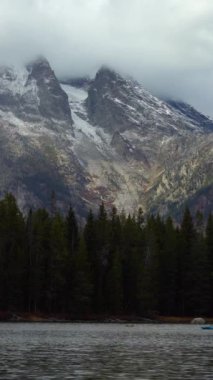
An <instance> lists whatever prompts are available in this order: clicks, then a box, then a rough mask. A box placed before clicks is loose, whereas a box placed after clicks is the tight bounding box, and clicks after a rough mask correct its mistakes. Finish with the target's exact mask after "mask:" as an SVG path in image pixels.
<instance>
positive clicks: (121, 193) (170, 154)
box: [0, 58, 213, 213]
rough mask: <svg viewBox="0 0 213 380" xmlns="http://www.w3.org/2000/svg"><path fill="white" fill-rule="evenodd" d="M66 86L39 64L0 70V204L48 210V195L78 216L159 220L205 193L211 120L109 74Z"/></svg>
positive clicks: (108, 71)
mask: <svg viewBox="0 0 213 380" xmlns="http://www.w3.org/2000/svg"><path fill="white" fill-rule="evenodd" d="M70 78H71V79H67V80H64V81H63V83H59V81H58V79H57V78H56V75H55V73H54V71H53V70H52V68H51V66H50V64H49V63H48V61H47V60H46V59H43V58H38V59H36V60H34V61H32V62H31V63H30V64H28V65H27V66H26V67H23V68H12V67H11V68H5V67H4V68H1V69H0V148H1V155H0V166H1V170H2V173H3V177H2V178H1V177H0V194H1V193H3V192H4V191H12V192H13V193H14V194H15V195H17V197H18V199H19V200H20V198H21V202H22V204H23V200H24V201H25V205H27V206H32V202H33V204H35V205H37V206H40V205H41V206H43V205H45V206H48V202H49V199H50V194H51V192H52V190H54V191H55V192H56V196H57V199H58V203H59V206H60V207H61V208H62V209H63V208H64V207H66V205H67V204H68V203H70V202H71V203H72V204H73V206H74V207H76V211H77V212H78V213H82V210H83V209H85V207H92V208H96V206H97V205H98V204H99V203H100V202H101V201H102V200H103V201H104V202H105V204H106V206H107V207H111V206H112V205H115V206H116V207H118V208H119V209H120V210H121V209H122V208H124V209H126V210H127V211H128V212H133V211H135V210H136V209H137V208H138V206H142V207H143V208H144V210H150V209H152V210H157V211H160V212H161V213H166V212H168V210H170V209H171V208H174V207H175V206H176V205H180V204H181V203H183V202H185V200H186V198H189V197H192V196H193V197H195V195H196V192H197V191H200V190H202V189H203V188H205V186H211V184H212V179H211V174H210V173H212V172H213V170H212V163H213V159H212V145H213V144H212V133H211V131H210V130H209V131H208V135H207V130H206V128H203V123H204V122H207V123H209V119H208V118H207V119H208V120H207V121H206V119H205V120H204V119H203V116H201V115H200V114H199V113H197V114H196V115H195V112H194V111H195V110H192V109H190V108H189V107H187V106H183V105H181V106H179V108H178V107H177V106H176V107H175V105H172V104H168V103H167V102H164V101H163V100H161V99H158V98H156V97H155V96H153V95H152V94H150V93H149V92H148V91H147V90H146V89H144V88H143V86H142V85H141V84H139V83H138V82H136V81H135V80H133V79H131V78H129V77H125V76H122V75H120V74H119V73H117V72H116V71H114V70H112V69H109V68H106V67H102V68H101V69H100V70H99V71H98V72H97V74H96V76H95V78H94V79H93V80H91V79H90V78H73V77H72V76H71V77H70ZM20 194H21V196H20ZM204 194H207V192H204ZM208 194H210V195H211V191H208ZM205 197H206V195H205ZM208 197H209V195H208ZM193 199H195V198H193ZM205 199H206V198H205ZM208 201H209V200H208Z"/></svg>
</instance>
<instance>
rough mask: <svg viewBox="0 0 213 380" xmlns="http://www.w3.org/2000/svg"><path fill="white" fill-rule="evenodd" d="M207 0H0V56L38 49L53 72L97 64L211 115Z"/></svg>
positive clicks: (211, 31)
mask: <svg viewBox="0 0 213 380" xmlns="http://www.w3.org/2000/svg"><path fill="white" fill-rule="evenodd" d="M212 19H213V2H212V1H211V0H202V1H201V0H161V1H159V0H131V1H129V0H15V1H14V0H1V2H0V57H1V58H0V61H1V64H8V63H15V64H19V63H22V62H27V61H29V60H31V59H32V57H34V56H36V55H38V54H43V55H45V56H46V57H47V58H48V59H49V61H50V62H51V65H52V66H53V68H54V69H55V71H56V73H57V75H58V76H76V75H85V74H89V75H94V73H95V71H96V70H97V69H98V68H99V66H100V65H102V64H107V65H109V66H112V67H114V68H115V69H117V70H119V71H121V72H124V73H127V74H130V75H132V76H133V77H135V78H136V79H138V80H139V81H141V82H142V83H143V84H144V85H145V87H146V88H148V89H150V90H151V91H152V92H154V93H156V94H157V95H161V96H165V97H166V96H169V97H173V98H179V99H183V100H185V101H188V102H190V103H192V104H193V105H195V106H196V107H198V108H199V109H200V110H203V111H204V112H206V113H208V114H211V115H212V116H213V107H212V88H213V70H212V68H213V23H212Z"/></svg>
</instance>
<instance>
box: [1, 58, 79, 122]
mask: <svg viewBox="0 0 213 380" xmlns="http://www.w3.org/2000/svg"><path fill="white" fill-rule="evenodd" d="M0 110H2V111H3V112H9V113H11V112H12V113H13V115H14V116H16V117H17V118H18V119H20V120H23V121H27V122H34V123H43V124H45V125H46V126H49V127H51V126H53V127H54V125H55V126H57V125H58V123H63V124H66V126H67V127H70V128H71V126H72V117H71V112H70V107H69V104H68V98H67V95H66V93H65V92H64V91H63V90H62V89H61V87H60V84H59V82H58V80H57V78H56V76H55V74H54V71H53V70H52V69H51V67H50V65H49V63H48V61H47V60H46V59H44V58H39V59H37V60H35V61H33V62H31V63H30V64H28V65H27V67H22V68H18V69H17V68H7V67H2V68H1V69H0Z"/></svg>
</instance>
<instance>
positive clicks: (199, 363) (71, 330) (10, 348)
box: [0, 323, 213, 380]
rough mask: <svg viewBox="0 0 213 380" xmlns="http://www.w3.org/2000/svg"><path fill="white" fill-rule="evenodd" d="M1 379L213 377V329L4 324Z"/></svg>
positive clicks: (201, 379) (0, 342) (0, 334)
mask: <svg viewBox="0 0 213 380" xmlns="http://www.w3.org/2000/svg"><path fill="white" fill-rule="evenodd" d="M0 379H4V380H12V379H20V380H27V379H42V380H52V379H57V380H59V379H60V380H64V379H76V380H80V379H87V380H96V379H99V380H104V379H116V380H117V379H127V380H131V379H135V380H151V379H158V380H161V379H162V380H167V379H168V380H179V379H181V380H188V379H193V380H197V379H199V380H205V379H209V380H210V379H211V380H213V331H205V330H202V329H201V327H200V326H195V325H154V324H149V325H142V324H135V325H129V324H127V325H125V324H89V323H82V324H81V323H78V324H77V323H1V324H0Z"/></svg>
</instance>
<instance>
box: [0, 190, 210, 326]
mask: <svg viewBox="0 0 213 380" xmlns="http://www.w3.org/2000/svg"><path fill="white" fill-rule="evenodd" d="M0 311H1V312H4V311H11V312H27V313H46V314H49V315H51V314H55V315H58V314H61V315H67V316H70V318H85V319H89V318H91V317H92V316H97V317H98V316H100V315H108V316H128V315H129V316H143V317H153V316H155V315H165V316H171V315H175V316H193V315H205V316H212V315H213V216H212V214H210V215H209V217H208V220H207V221H204V218H203V215H202V214H201V213H200V212H198V213H197V214H196V215H195V216H193V217H192V215H191V214H190V211H189V209H188V208H187V207H186V208H185V211H184V213H183V216H182V221H181V223H180V224H179V225H175V224H174V223H173V221H172V219H171V218H170V217H168V218H167V219H162V218H161V217H160V216H159V215H157V216H153V215H148V216H147V215H146V216H144V214H143V211H142V209H139V210H138V212H137V214H136V215H126V214H125V212H121V213H118V212H117V210H116V208H115V207H113V208H112V210H111V211H110V212H107V211H106V208H105V206H104V204H103V203H102V204H101V205H100V207H99V209H98V210H97V214H94V213H93V212H92V211H90V212H89V213H88V216H87V220H86V223H85V224H84V225H83V226H80V225H79V223H78V221H77V219H76V215H75V213H74V211H73V208H72V207H70V208H69V209H68V210H67V214H66V215H62V214H60V213H59V212H57V210H55V211H52V212H48V211H47V210H45V209H37V210H33V211H32V210H30V211H29V213H28V215H23V213H22V212H21V211H20V209H19V208H18V206H17V202H16V199H15V198H14V197H13V195H12V194H6V195H5V197H4V198H3V199H1V200H0Z"/></svg>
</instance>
